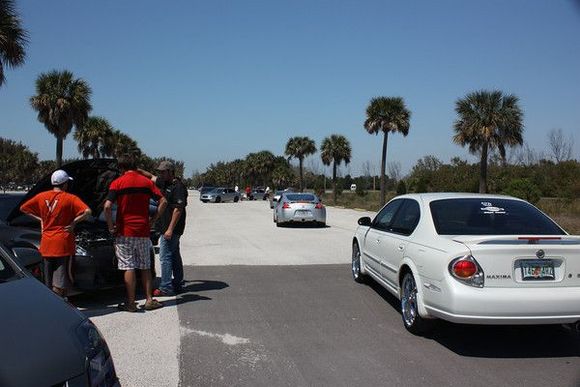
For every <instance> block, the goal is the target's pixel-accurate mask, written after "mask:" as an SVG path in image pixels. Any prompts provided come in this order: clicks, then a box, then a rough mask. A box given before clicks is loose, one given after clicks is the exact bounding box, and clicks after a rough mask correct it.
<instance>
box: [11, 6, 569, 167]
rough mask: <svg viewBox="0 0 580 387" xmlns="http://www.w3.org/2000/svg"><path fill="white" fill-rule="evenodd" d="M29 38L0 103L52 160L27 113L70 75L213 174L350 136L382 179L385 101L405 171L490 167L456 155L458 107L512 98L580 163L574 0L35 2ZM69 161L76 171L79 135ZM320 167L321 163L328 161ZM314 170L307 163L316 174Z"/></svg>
mask: <svg viewBox="0 0 580 387" xmlns="http://www.w3.org/2000/svg"><path fill="white" fill-rule="evenodd" d="M17 7H18V9H19V10H20V13H21V15H22V18H23V23H24V26H25V28H26V29H28V31H29V33H30V45H29V46H28V57H27V61H26V64H25V65H24V66H23V67H20V68H18V69H8V70H7V73H6V77H7V84H6V85H5V86H3V87H2V88H0V136H3V137H7V138H11V139H14V140H17V141H22V142H24V143H25V144H27V145H28V146H29V147H30V148H31V149H32V150H33V151H35V152H38V153H39V156H40V158H41V159H49V158H54V154H55V139H54V137H52V135H50V134H49V133H48V132H47V131H46V130H45V129H44V127H43V126H42V124H41V123H39V122H38V121H37V119H36V114H35V113H34V111H33V110H32V109H31V108H30V106H29V103H28V99H29V97H30V96H32V95H33V94H34V82H35V79H36V78H37V76H38V75H39V74H40V73H41V72H46V71H49V70H52V69H68V70H70V71H72V72H73V73H74V74H75V76H77V77H81V78H83V79H85V80H86V81H88V82H89V84H90V85H91V86H92V89H93V97H92V103H93V113H92V114H94V115H100V116H104V117H106V118H107V119H108V120H109V121H110V122H111V123H112V124H113V125H114V126H115V127H116V128H117V129H120V130H122V131H124V132H126V133H127V134H129V135H130V136H132V137H133V138H134V139H136V140H137V141H138V143H139V146H140V147H141V148H142V149H143V150H144V151H145V152H146V153H148V154H149V155H151V156H169V157H173V158H176V159H181V160H184V161H185V164H186V167H187V172H186V174H187V175H189V174H190V173H191V172H192V171H193V170H194V169H198V170H200V171H204V170H205V168H206V167H207V166H208V165H209V163H211V162H217V161H219V160H225V161H227V160H233V159H235V158H243V157H244V156H245V155H246V154H247V153H249V152H254V151H260V150H264V149H267V150H271V151H272V152H274V153H275V154H278V155H280V154H282V153H283V151H284V147H285V144H286V141H287V140H288V138H289V137H291V136H296V135H307V136H310V137H311V138H312V139H314V140H315V141H316V143H317V145H320V143H321V141H322V139H323V138H324V137H325V136H327V135H330V134H333V133H338V134H343V135H345V136H346V137H347V138H348V139H349V140H350V141H351V145H352V150H353V159H352V162H351V165H350V169H347V168H343V174H346V173H349V172H350V173H351V174H353V175H358V173H359V172H360V169H361V164H362V163H363V162H365V161H367V160H368V161H371V163H372V164H374V165H375V166H376V168H377V172H378V171H379V169H378V168H379V165H380V152H381V141H382V138H381V137H376V136H371V135H369V134H367V133H366V132H365V130H364V128H363V122H364V119H365V109H366V106H367V104H368V102H369V100H370V98H371V97H374V96H401V97H403V98H404V99H405V101H406V103H407V106H408V108H409V109H410V110H411V111H412V118H411V129H410V132H409V135H408V136H407V137H406V138H403V137H402V136H401V135H394V136H391V137H390V142H389V148H388V160H389V161H398V162H400V163H401V165H402V167H403V171H404V172H408V171H409V169H410V168H411V166H412V165H413V164H414V163H415V162H416V161H417V159H419V158H421V157H422V156H424V155H427V154H432V155H435V156H437V157H438V158H440V159H441V160H443V161H444V162H448V161H449V160H450V158H451V157H453V156H461V157H464V158H468V159H469V160H476V158H475V157H473V156H470V155H469V154H468V152H467V151H466V150H465V149H463V148H461V147H459V146H457V145H454V144H453V143H452V141H451V136H452V134H453V131H452V125H453V121H454V119H455V112H454V103H455V101H456V99H457V98H459V97H462V96H464V95H465V94H466V93H468V92H470V91H474V90H477V89H481V88H485V89H494V88H498V89H501V90H503V91H504V92H506V93H514V94H516V95H518V96H519V97H520V99H521V105H522V107H523V108H524V111H525V133H524V138H525V141H526V142H527V143H528V144H529V146H530V147H532V148H534V149H535V150H537V151H541V150H544V149H546V136H547V133H548V131H549V130H550V129H552V128H561V129H562V130H563V131H564V133H565V135H567V136H569V135H573V136H574V139H575V146H574V157H575V158H577V159H578V158H580V6H579V5H578V2H574V1H572V0H545V1H539V0H518V1H506V0H494V1H462V0H455V1H432V0H429V1H363V0H358V1H354V0H353V1H336V0H335V1H312V0H304V1H301V0H300V1H296V0H293V1H272V0H264V1H217V0H206V1H194V0H183V1H117V0H108V1H64V0H51V1H32V0H26V1H24V0H17ZM65 156H67V157H78V153H77V151H76V144H75V143H74V141H73V140H72V134H71V135H69V137H68V139H67V141H66V142H65ZM310 159H312V160H316V163H318V164H319V165H322V164H321V163H320V161H319V160H320V156H319V154H316V155H315V156H313V157H311V158H310ZM310 163H311V161H309V160H307V161H306V165H309V164H310Z"/></svg>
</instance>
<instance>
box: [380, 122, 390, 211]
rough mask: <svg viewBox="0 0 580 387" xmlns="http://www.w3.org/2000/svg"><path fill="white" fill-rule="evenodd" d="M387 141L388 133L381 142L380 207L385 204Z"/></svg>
mask: <svg viewBox="0 0 580 387" xmlns="http://www.w3.org/2000/svg"><path fill="white" fill-rule="evenodd" d="M388 141H389V131H386V132H385V138H384V140H383V157H382V158H381V207H382V206H384V205H385V202H386V201H387V192H386V178H385V167H386V164H387V143H388Z"/></svg>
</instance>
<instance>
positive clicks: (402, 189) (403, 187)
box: [397, 180, 407, 195]
mask: <svg viewBox="0 0 580 387" xmlns="http://www.w3.org/2000/svg"><path fill="white" fill-rule="evenodd" d="M406 193H407V185H406V184H405V182H404V181H403V180H401V181H399V184H397V195H404V194H406Z"/></svg>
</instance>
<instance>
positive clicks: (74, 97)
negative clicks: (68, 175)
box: [30, 70, 92, 168]
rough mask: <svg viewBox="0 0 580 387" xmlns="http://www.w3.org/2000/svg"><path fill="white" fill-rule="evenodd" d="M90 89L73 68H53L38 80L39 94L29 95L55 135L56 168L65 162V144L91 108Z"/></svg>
mask: <svg viewBox="0 0 580 387" xmlns="http://www.w3.org/2000/svg"><path fill="white" fill-rule="evenodd" d="M90 97H91V88H90V87H89V85H88V83H87V82H85V81H84V80H82V79H80V78H78V79H75V78H74V76H73V74H72V73H71V72H70V71H66V70H65V71H57V70H53V71H51V72H49V73H42V74H40V75H39V77H38V79H37V80H36V95H35V96H33V97H31V98H30V104H31V105H32V108H33V109H34V110H36V111H37V112H38V121H40V122H42V123H43V124H44V126H45V127H46V129H47V130H48V131H49V132H50V133H52V134H53V135H54V136H55V137H56V167H57V168H60V166H61V165H62V144H63V141H64V139H65V138H66V136H67V135H68V134H69V133H70V131H71V130H72V127H73V126H75V127H76V128H77V129H78V128H82V127H83V126H84V124H85V122H86V121H87V118H88V116H89V112H90V111H91V110H92V106H91V102H90Z"/></svg>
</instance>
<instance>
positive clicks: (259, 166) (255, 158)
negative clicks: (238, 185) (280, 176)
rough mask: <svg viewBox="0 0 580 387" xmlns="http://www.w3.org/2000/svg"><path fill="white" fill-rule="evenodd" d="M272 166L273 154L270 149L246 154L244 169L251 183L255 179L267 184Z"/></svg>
mask: <svg viewBox="0 0 580 387" xmlns="http://www.w3.org/2000/svg"><path fill="white" fill-rule="evenodd" d="M273 166H274V155H273V154H272V152H270V151H260V152H257V153H250V154H248V155H247V156H246V160H245V170H246V174H247V175H248V178H249V180H250V182H251V183H252V184H254V183H255V182H256V180H258V181H260V182H261V183H263V184H267V180H269V177H270V174H271V173H272V168H273Z"/></svg>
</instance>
